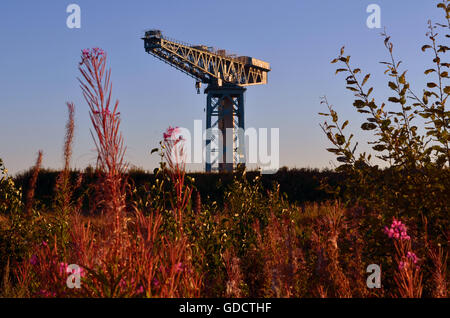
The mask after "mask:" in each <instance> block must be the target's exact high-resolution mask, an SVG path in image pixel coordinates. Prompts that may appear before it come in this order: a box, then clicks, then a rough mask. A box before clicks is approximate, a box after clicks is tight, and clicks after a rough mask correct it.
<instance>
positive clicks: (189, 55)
mask: <svg viewBox="0 0 450 318" xmlns="http://www.w3.org/2000/svg"><path fill="white" fill-rule="evenodd" d="M142 39H143V40H144V47H145V51H146V52H147V53H149V54H151V55H153V56H155V57H156V58H158V59H160V60H162V61H163V62H165V63H167V64H169V65H171V66H172V67H174V68H176V69H178V70H180V71H182V72H184V73H185V74H187V75H189V76H191V77H193V78H194V79H195V80H196V82H195V87H196V89H197V93H198V94H199V93H200V88H201V84H202V83H204V84H206V85H207V87H206V89H205V90H204V92H205V94H207V97H206V129H207V130H206V131H207V135H206V145H205V146H206V167H205V169H206V171H207V172H210V171H211V170H212V169H214V170H216V169H217V170H219V171H233V169H234V168H235V167H236V166H237V165H238V164H242V165H245V135H244V129H245V125H244V92H245V91H246V87H247V86H251V85H260V84H266V83H267V73H268V72H269V71H270V65H269V63H267V62H264V61H261V60H258V59H255V58H253V57H249V56H236V55H232V54H227V52H226V51H225V50H219V49H215V48H212V47H208V46H205V45H190V44H187V43H184V42H180V41H177V40H173V39H169V38H167V37H166V36H163V35H162V32H161V31H160V30H149V31H146V32H145V36H144V37H143V38H142ZM214 128H216V129H218V131H220V132H221V134H219V136H220V135H221V136H222V138H217V137H216V136H215V135H214V134H213V133H212V131H213V129H214ZM227 145H232V149H227Z"/></svg>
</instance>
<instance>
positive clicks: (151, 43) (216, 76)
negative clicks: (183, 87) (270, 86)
mask: <svg viewBox="0 0 450 318" xmlns="http://www.w3.org/2000/svg"><path fill="white" fill-rule="evenodd" d="M143 40H144V46H145V50H146V52H147V53H149V54H152V55H154V56H156V57H157V58H159V59H161V60H163V61H165V62H167V63H169V64H170V65H172V66H173V67H175V68H177V69H179V70H181V71H183V72H185V73H186V74H188V75H190V76H192V77H193V78H195V79H196V80H197V81H198V82H201V83H205V84H215V85H218V86H221V85H222V84H232V85H237V86H249V85H258V84H266V83H267V72H269V71H270V65H269V63H267V62H264V61H261V60H258V59H255V58H252V57H249V56H239V57H235V56H232V55H227V54H226V51H225V50H214V49H213V48H211V47H207V46H205V45H189V44H186V43H182V42H179V41H175V40H170V39H168V38H166V37H164V36H163V35H162V33H161V31H159V30H151V31H147V32H145V37H144V38H143Z"/></svg>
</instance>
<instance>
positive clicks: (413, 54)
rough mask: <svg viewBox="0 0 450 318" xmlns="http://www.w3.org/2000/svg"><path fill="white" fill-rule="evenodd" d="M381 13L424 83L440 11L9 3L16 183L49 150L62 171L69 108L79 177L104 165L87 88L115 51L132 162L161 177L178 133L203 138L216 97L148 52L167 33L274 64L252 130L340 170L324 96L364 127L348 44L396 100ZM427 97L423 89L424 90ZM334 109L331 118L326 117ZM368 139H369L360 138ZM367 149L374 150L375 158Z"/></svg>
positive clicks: (0, 117) (250, 115) (350, 5)
mask: <svg viewBox="0 0 450 318" xmlns="http://www.w3.org/2000/svg"><path fill="white" fill-rule="evenodd" d="M70 3H76V4H78V5H79V6H80V7H81V28H80V29H69V28H67V26H66V18H67V16H68V13H66V7H67V5H69V4H70ZM371 3H376V4H378V5H379V6H380V7H381V23H382V26H386V27H387V32H388V33H390V34H391V35H392V39H393V42H394V44H395V50H396V51H395V52H396V55H397V56H400V57H401V60H402V61H403V63H404V66H405V67H406V68H407V69H409V71H408V74H409V79H410V80H411V81H412V82H413V83H414V80H415V79H416V80H417V81H418V82H417V83H418V84H422V83H423V75H422V74H423V70H424V69H425V65H424V64H427V65H428V64H430V60H429V59H426V57H425V56H424V54H423V53H422V52H421V51H420V47H421V46H422V45H423V44H424V42H425V40H426V39H425V33H426V26H427V20H428V19H432V20H433V21H436V22H437V21H442V18H441V17H442V14H441V12H440V10H441V9H436V8H435V4H436V1H434V0H414V1H408V0H396V1H392V0H370V1H366V0H345V1H344V0H340V1H336V0H320V1H319V0H314V1H313V0H295V1H294V0H292V1H281V0H280V1H273V0H270V1H269V0H264V1H261V0H258V1H256V0H255V1H247V0H246V1H244V0H239V1H236V0H227V1H215V0H209V1H193V0H192V1H188V0H184V1H181V0H179V1H174V0H169V1H153V0H146V1H106V0H95V1H92V0H90V1H87V0H72V1H63V0H54V1H20V0H2V1H1V2H0V43H1V44H0V47H1V49H0V158H2V159H3V160H4V161H5V164H6V166H7V168H8V169H9V170H10V172H12V173H17V172H19V171H23V170H24V169H27V168H28V167H29V166H31V165H32V164H33V162H34V160H35V157H36V156H35V155H36V153H37V151H38V150H39V149H42V150H43V151H44V161H43V164H44V166H45V167H49V168H60V167H61V166H62V158H61V156H62V143H63V136H64V125H65V121H66V106H65V102H66V101H73V102H75V105H76V138H75V146H74V155H73V166H74V167H76V168H84V167H85V166H86V165H87V164H95V158H96V156H95V151H94V144H93V142H92V139H91V136H90V134H89V129H90V122H89V116H88V107H87V104H86V103H85V101H84V100H83V98H82V95H81V91H80V89H79V87H78V83H77V80H76V77H77V76H78V70H77V63H78V62H79V56H80V50H81V49H83V48H88V47H94V46H98V47H101V48H103V49H104V50H105V51H107V52H108V57H109V65H110V66H111V67H112V80H113V95H114V96H115V97H116V98H118V99H119V100H120V106H119V108H120V112H121V114H122V131H123V134H124V138H125V142H126V145H127V147H128V150H127V157H126V159H127V160H128V161H129V162H130V163H131V164H132V165H136V166H138V167H143V168H144V169H153V168H154V167H156V166H157V160H158V158H157V157H156V156H153V157H151V156H150V155H149V151H150V150H151V149H152V148H153V147H156V146H157V145H158V142H159V140H160V139H161V137H162V132H163V130H164V129H165V128H166V127H168V126H169V125H172V126H182V127H187V128H192V127H193V121H194V119H203V120H204V117H205V113H204V111H203V109H204V107H205V102H206V96H205V95H204V94H203V93H202V94H200V95H197V94H196V92H195V88H194V80H193V79H192V78H190V77H188V76H186V75H185V74H183V73H181V72H179V71H178V70H175V69H173V68H171V67H170V66H168V65H167V64H165V63H162V62H161V61H159V60H157V59H155V58H154V57H152V56H150V55H148V54H146V53H145V51H144V47H143V41H142V40H141V39H140V37H141V36H142V34H143V31H144V30H145V29H148V28H158V29H161V30H162V31H163V33H164V34H165V35H167V36H169V37H172V38H175V39H179V40H182V41H186V42H189V43H193V44H205V45H208V46H214V47H218V48H224V49H227V50H229V51H231V52H234V53H237V54H239V55H247V56H253V57H256V58H259V59H262V60H265V61H268V62H270V63H271V67H272V71H271V72H270V73H269V83H268V84H267V85H261V86H257V87H250V88H249V89H248V90H247V93H246V118H245V119H246V127H256V128H259V127H266V128H271V127H278V128H279V129H280V164H281V165H287V166H289V167H318V168H323V167H332V165H331V163H330V162H331V161H332V160H333V159H334V157H333V156H332V155H331V154H329V153H327V151H326V150H325V148H326V147H328V146H329V145H328V143H327V140H326V137H325V136H324V135H323V133H322V131H321V129H320V127H319V123H320V122H321V121H323V118H321V116H319V115H317V112H318V111H320V110H321V107H320V105H319V100H320V97H321V96H323V95H327V97H328V100H329V101H330V102H331V103H332V104H334V105H335V107H336V110H337V111H338V112H339V113H340V115H341V117H346V118H349V119H350V121H351V124H350V125H349V126H348V127H349V130H353V131H354V132H357V129H358V127H359V125H360V123H361V122H362V121H361V117H360V116H359V114H358V113H356V112H355V111H354V109H353V107H352V106H351V103H352V96H351V94H350V93H349V92H348V91H346V90H345V88H344V87H345V85H344V81H343V78H342V76H335V75H334V70H335V65H331V64H330V63H329V62H330V61H331V60H332V59H333V58H334V57H336V56H337V54H338V51H339V49H340V47H341V46H342V45H346V52H347V53H348V54H350V55H351V56H352V61H353V63H354V66H355V67H356V66H359V67H361V68H362V69H363V71H366V72H370V73H372V79H371V82H370V84H371V85H373V86H375V87H376V88H377V87H378V89H379V92H380V93H379V94H385V93H387V92H388V89H387V88H386V84H385V81H384V80H385V76H384V75H383V71H384V67H383V65H381V64H379V63H378V62H379V61H382V60H385V59H386V53H387V52H386V50H385V48H384V46H383V41H382V39H381V37H380V36H379V34H380V32H381V31H382V29H369V28H368V27H367V26H366V19H367V17H368V15H369V13H366V8H367V6H368V5H369V4H371ZM413 88H415V89H416V90H418V91H419V93H420V92H421V89H422V86H420V85H417V86H414V87H413ZM322 110H323V109H322ZM356 137H358V138H359V140H362V141H364V140H367V135H364V134H361V133H357V134H356ZM363 149H364V148H363Z"/></svg>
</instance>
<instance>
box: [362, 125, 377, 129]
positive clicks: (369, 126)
mask: <svg viewBox="0 0 450 318" xmlns="http://www.w3.org/2000/svg"><path fill="white" fill-rule="evenodd" d="M375 128H377V125H375V124H374V123H364V124H362V125H361V129H362V130H373V129H375Z"/></svg>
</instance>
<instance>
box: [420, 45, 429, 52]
mask: <svg viewBox="0 0 450 318" xmlns="http://www.w3.org/2000/svg"><path fill="white" fill-rule="evenodd" d="M426 49H431V45H428V44H427V45H424V46H422V51H423V52H425V50H426Z"/></svg>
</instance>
